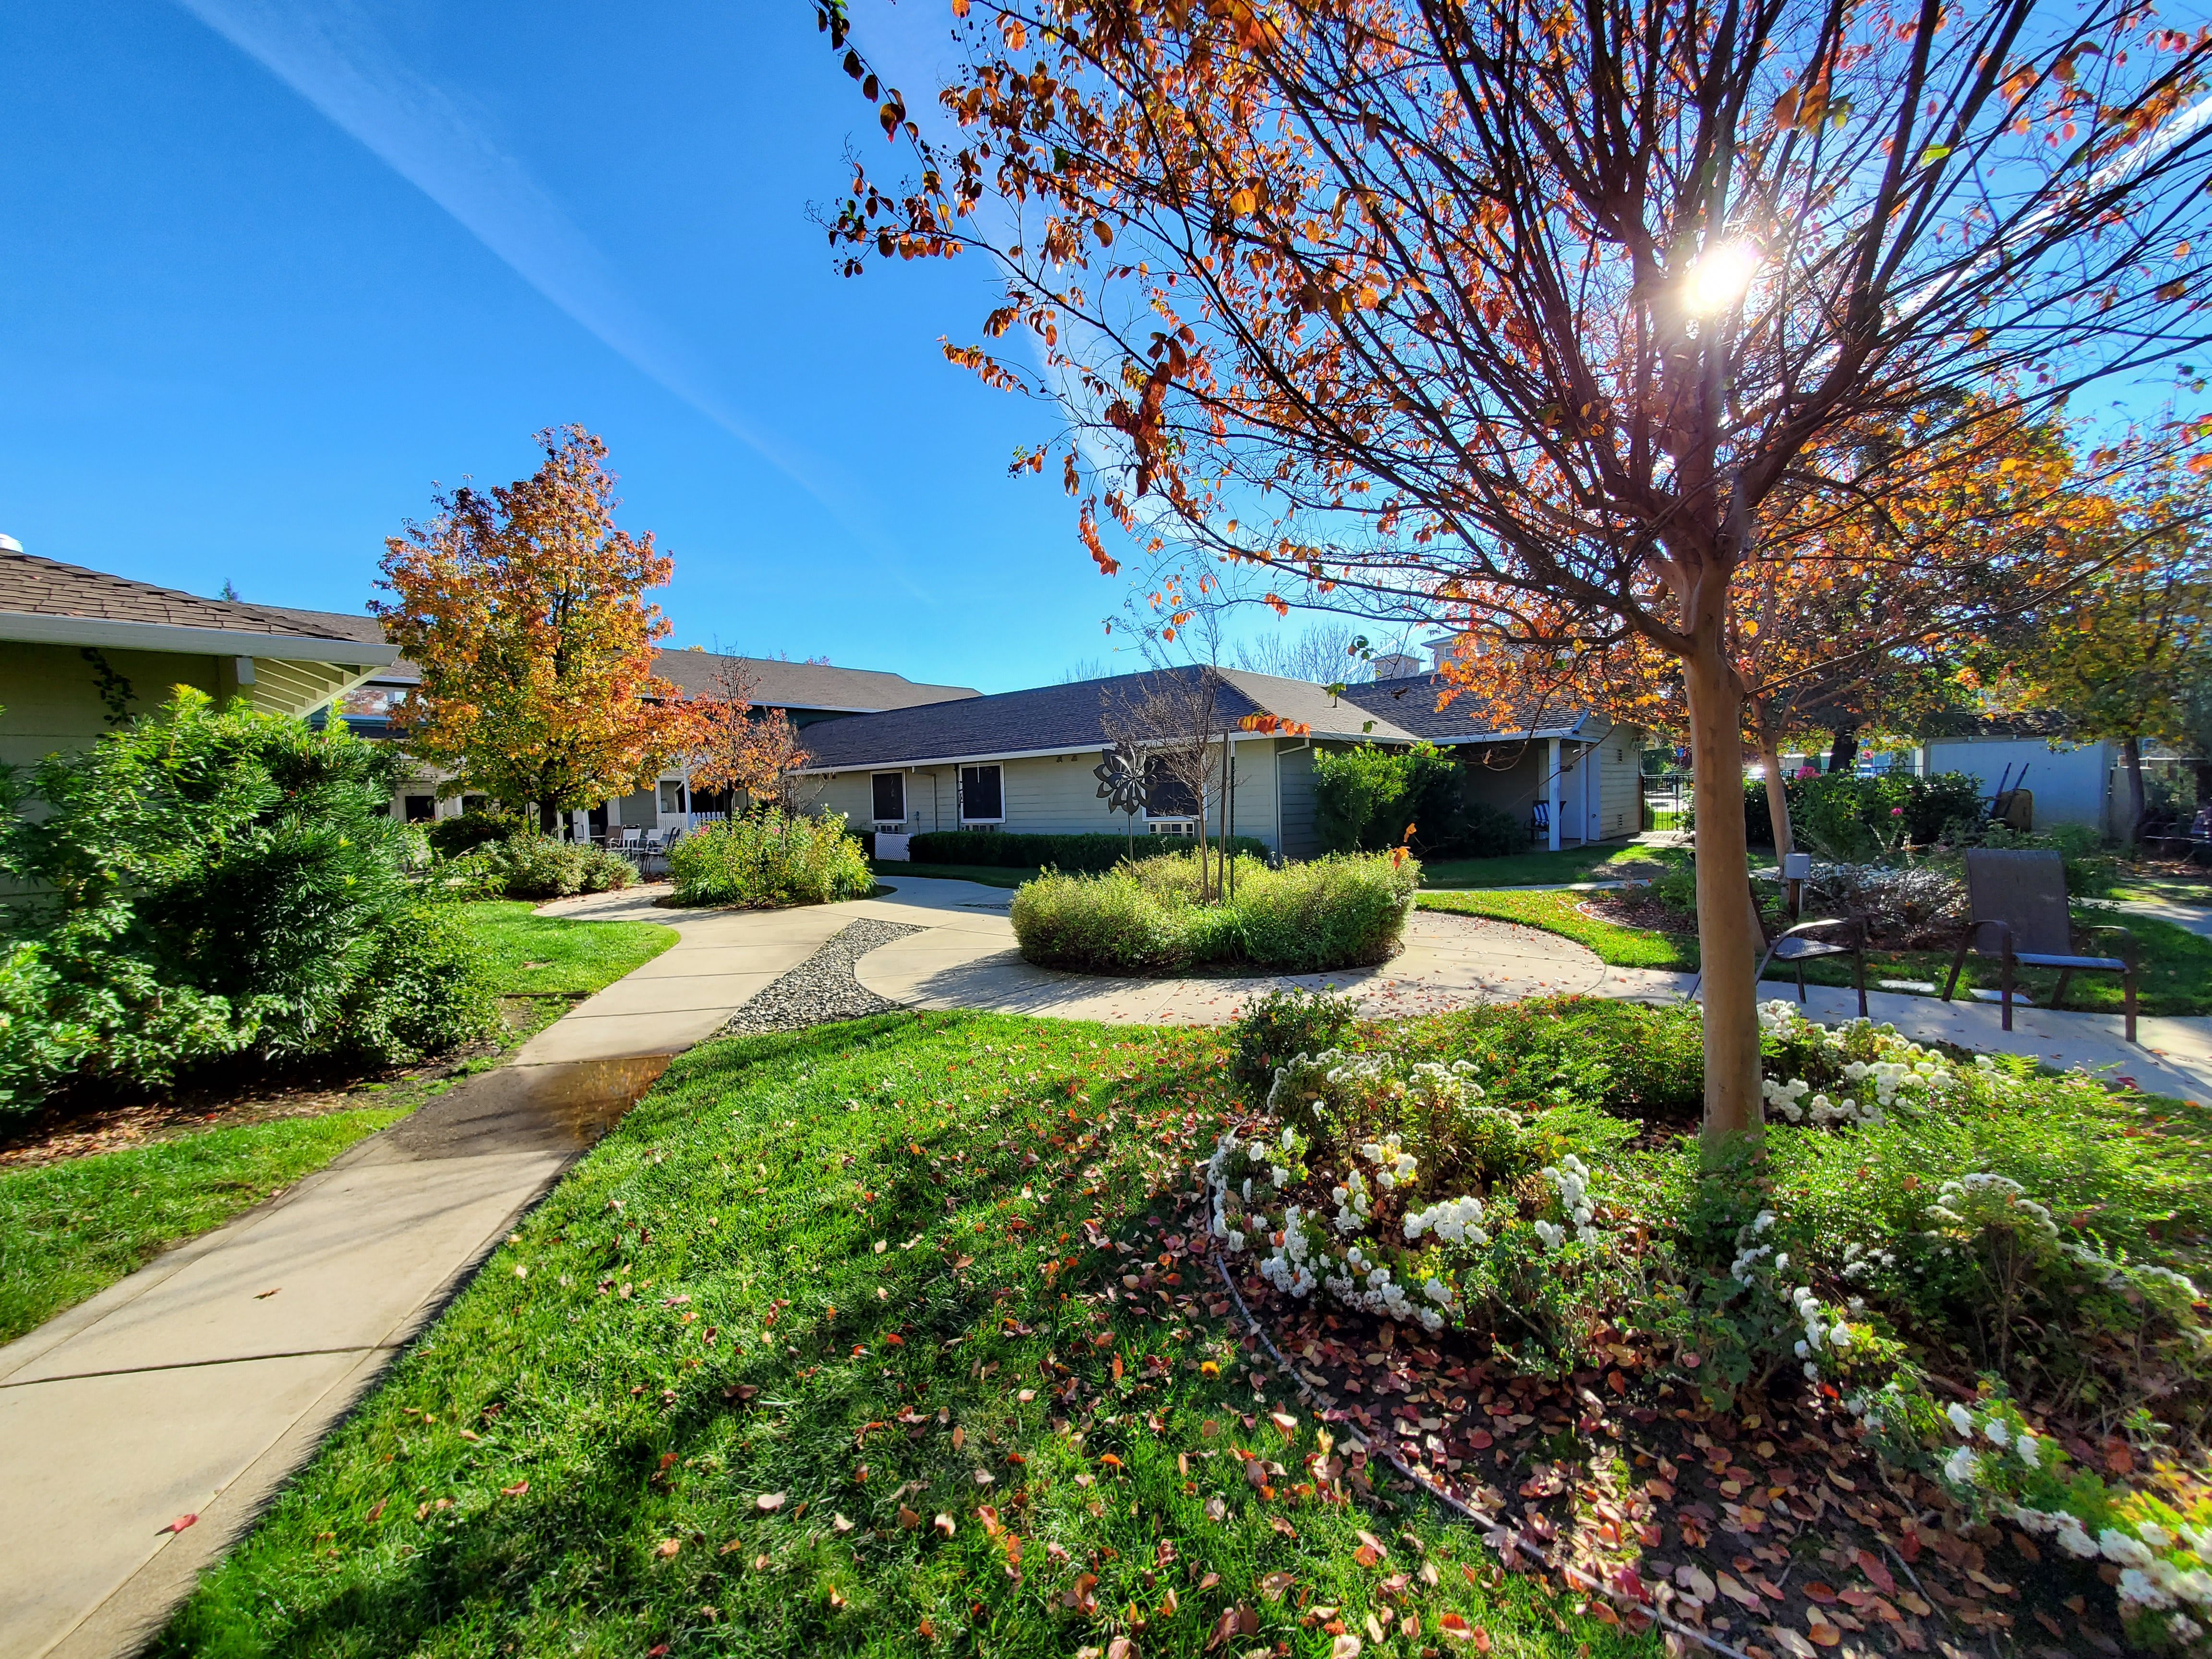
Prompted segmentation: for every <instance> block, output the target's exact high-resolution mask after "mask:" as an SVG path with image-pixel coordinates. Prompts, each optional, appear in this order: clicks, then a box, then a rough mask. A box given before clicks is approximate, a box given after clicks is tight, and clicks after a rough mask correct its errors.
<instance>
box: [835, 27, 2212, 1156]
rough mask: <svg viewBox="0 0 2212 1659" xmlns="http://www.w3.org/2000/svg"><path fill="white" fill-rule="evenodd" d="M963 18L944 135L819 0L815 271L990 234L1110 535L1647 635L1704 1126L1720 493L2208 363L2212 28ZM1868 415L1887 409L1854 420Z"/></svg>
mask: <svg viewBox="0 0 2212 1659" xmlns="http://www.w3.org/2000/svg"><path fill="white" fill-rule="evenodd" d="M952 13H953V16H954V19H955V32H956V37H957V41H958V42H959V46H960V53H961V56H960V58H959V62H958V64H957V69H956V70H955V71H954V74H953V78H952V80H951V83H950V84H949V85H947V86H946V87H945V88H944V89H943V91H942V93H941V95H940V100H939V101H940V106H941V111H942V118H943V121H944V123H945V125H944V127H943V128H942V131H943V132H944V133H945V135H946V136H944V137H939V136H938V135H939V131H940V129H939V126H938V125H937V118H935V117H933V125H932V128H931V131H929V132H927V133H925V132H924V131H923V130H922V126H921V123H920V122H919V121H916V120H915V119H914V118H912V117H911V115H910V113H909V112H908V109H907V107H906V106H905V103H904V101H903V100H902V98H901V96H900V94H897V93H896V92H895V91H889V90H886V89H885V88H882V87H881V86H880V85H878V84H877V82H876V81H875V76H874V73H873V71H872V70H871V69H870V67H869V66H868V65H867V64H866V63H865V62H863V61H862V60H861V58H860V57H859V55H858V54H857V52H853V51H852V50H851V48H850V46H849V45H848V43H847V42H846V41H845V40H844V39H843V36H844V33H845V28H846V24H845V19H844V16H843V12H842V5H837V4H834V3H824V4H823V5H822V6H821V7H820V9H819V15H820V17H821V21H823V26H824V27H825V28H827V29H828V30H829V33H830V36H831V39H832V42H833V45H834V46H836V49H837V50H839V51H841V52H843V53H844V64H845V67H846V69H847V70H848V73H850V74H852V75H853V76H854V77H855V78H856V79H859V80H860V81H861V82H862V89H863V91H864V92H867V93H869V94H871V95H872V96H873V97H874V98H875V99H876V100H878V103H879V106H880V107H879V109H878V119H879V121H880V123H881V125H882V126H883V128H884V131H885V132H886V133H887V134H888V135H890V136H891V137H894V138H896V139H901V140H902V141H903V143H904V145H905V147H906V151H907V153H908V156H909V157H910V161H909V162H908V163H903V164H901V166H902V172H903V176H902V178H900V179H896V180H888V181H886V180H879V179H877V178H875V177H872V176H871V175H869V174H868V173H866V172H865V170H863V171H860V172H858V173H856V175H855V178H854V184H853V188H852V191H851V192H850V195H849V197H848V199H847V200H846V201H845V202H844V203H843V204H842V208H841V210H840V212H839V214H838V216H837V217H836V221H835V223H834V225H833V226H832V229H831V234H832V236H833V239H834V240H836V242H837V243H839V244H840V245H841V246H842V247H843V249H844V250H845V253H846V258H847V262H848V268H850V269H859V268H860V267H861V266H863V265H864V264H866V263H868V262H870V261H872V260H876V259H884V258H917V257H928V256H933V255H945V254H952V253H957V252H961V251H963V249H966V248H969V247H976V248H982V249H986V250H987V251H988V252H990V253H991V254H992V255H993V256H994V258H995V260H996V261H997V264H998V268H999V269H1000V271H1001V272H1002V274H1003V275H1004V277H1005V282H1006V296H1005V302H1004V304H1003V305H1001V306H1000V307H997V308H996V309H995V310H994V311H993V313H991V314H990V315H989V316H988V317H987V318H986V319H984V322H983V329H982V337H981V339H980V340H978V341H976V342H975V343H969V344H961V345H956V346H953V347H951V348H950V350H951V355H952V356H953V357H954V359H955V360H956V361H957V362H963V363H965V364H968V365H969V366H970V367H971V368H974V369H975V372H976V373H978V374H980V375H981V376H983V377H984V378H985V379H986V380H988V381H989V382H991V383H993V384H995V385H1000V386H1010V387H1014V388H1017V389H1022V390H1026V391H1029V392H1033V393H1035V394H1036V395H1038V396H1040V397H1041V398H1047V399H1050V400H1051V401H1052V402H1053V403H1054V404H1055V406H1056V407H1057V408H1058V409H1059V410H1061V411H1063V414H1062V416H1061V421H1062V430H1061V432H1060V436H1059V437H1058V438H1056V439H1054V440H1053V441H1050V442H1049V443H1048V444H1047V445H1045V446H1043V447H1040V448H1039V449H1037V450H1036V451H1034V452H1031V453H1028V454H1025V455H1024V456H1023V457H1022V458H1021V462H1020V464H1021V465H1026V466H1029V467H1031V468H1034V469H1036V470H1037V471H1046V470H1048V468H1049V469H1050V470H1052V471H1056V472H1057V473H1058V474H1059V476H1060V477H1061V478H1062V479H1063V480H1064V482H1065V483H1066V486H1067V488H1068V489H1069V490H1070V491H1071V492H1072V493H1073V495H1076V496H1077V497H1079V513H1078V524H1077V527H1078V529H1079V533H1080V534H1081V535H1082V537H1083V538H1084V539H1085V542H1086V544H1088V546H1089V548H1090V550H1091V556H1092V557H1093V558H1094V559H1096V560H1097V562H1098V564H1099V566H1100V568H1102V569H1107V570H1111V569H1112V568H1114V567H1115V562H1116V561H1115V557H1114V556H1113V555H1112V553H1111V552H1110V551H1109V549H1108V548H1107V546H1106V545H1105V543H1104V540H1103V537H1102V535H1101V534H1100V531H1099V526H1100V524H1101V523H1102V521H1103V518H1104V517H1110V518H1112V519H1114V520H1118V521H1119V523H1120V525H1121V527H1122V529H1123V530H1124V531H1125V532H1127V534H1128V535H1130V536H1131V537H1133V538H1134V539H1135V541H1136V544H1137V545H1139V547H1140V548H1142V549H1143V550H1145V552H1146V555H1147V556H1152V557H1156V558H1180V559H1182V560H1185V561H1194V562H1203V561H1206V560H1219V561H1229V562H1237V563H1240V564H1243V565H1246V566H1249V567H1255V568H1260V569H1262V570H1264V571H1267V572H1270V573H1272V574H1273V575H1274V577H1275V578H1276V580H1277V582H1278V584H1279V589H1278V591H1279V592H1281V593H1283V594H1285V595H1290V596H1292V597H1298V598H1304V597H1321V598H1322V599H1325V600H1326V601H1327V602H1328V603H1329V604H1331V605H1337V606H1340V607H1341V606H1346V605H1352V604H1357V605H1361V606H1364V607H1366V608H1368V609H1370V611H1371V613H1372V614H1375V615H1376V616H1379V617H1393V618H1395V617H1403V616H1405V615H1407V614H1408V613H1412V614H1418V615H1421V616H1425V617H1429V618H1431V619H1432V620H1433V621H1434V622H1436V623H1441V624H1443V625H1445V626H1449V627H1455V628H1459V629H1468V630H1478V631H1479V630H1480V628H1481V627H1482V626H1483V625H1484V618H1483V617H1481V616H1479V615H1470V614H1469V612H1468V607H1467V604H1466V601H1467V599H1468V596H1469V595H1470V594H1472V593H1474V592H1478V591H1480V590H1510V591H1511V592H1515V593H1516V594H1518V595H1521V596H1522V598H1523V601H1524V610H1525V613H1526V619H1527V621H1528V623H1529V624H1530V625H1531V629H1532V633H1533V636H1534V638H1536V639H1539V640H1559V639H1572V640H1577V641H1585V642H1587V643H1589V644H1590V645H1592V646H1602V645H1604V644H1607V643H1609V642H1611V641H1619V640H1622V639H1626V638H1627V637H1629V636H1631V635H1633V636H1635V637H1637V638H1638V639H1640V640H1643V641H1647V642H1648V643H1649V644H1650V646H1651V647H1653V648H1654V649H1656V651H1658V652H1660V653H1663V654H1664V655H1665V656H1667V657H1668V658H1669V659H1672V660H1673V661H1674V663H1676V664H1677V665H1679V672H1680V677H1681V681H1682V684H1683V687H1684V690H1685V694H1686V699H1687V704H1688V714H1689V720H1688V726H1689V733H1690V739H1691V747H1692V751H1693V754H1694V757H1695V765H1696V771H1697V790H1698V805H1699V825H1700V829H1699V836H1700V842H1701V852H1702V854H1703V856H1701V857H1700V859H1699V876H1700V890H1699V933H1700V938H1701V939H1702V941H1703V948H1704V958H1705V1124H1706V1131H1707V1138H1708V1141H1709V1143H1711V1144H1713V1145H1715V1146H1717V1145H1718V1144H1719V1143H1721V1142H1723V1141H1724V1140H1726V1139H1728V1138H1729V1137H1730V1136H1733V1135H1736V1134H1739V1133H1744V1132H1749V1131H1755V1130H1756V1129H1757V1128H1758V1127H1759V1121H1760V1117H1759V1048H1758V1024H1757V1018H1756V1009H1755V987H1754V983H1753V969H1754V963H1755V957H1754V956H1753V944H1752V941H1751V939H1749V938H1748V937H1747V929H1746V928H1745V927H1744V925H1743V921H1742V915H1743V908H1744V906H1743V896H1742V891H1741V884H1742V878H1741V873H1740V872H1741V870H1742V868H1743V864H1744V848H1743V842H1742V817H1743V815H1742V813H1741V810H1739V808H1738V805H1737V799H1736V798H1737V795H1738V793H1739V790H1740V784H1739V780H1740V779H1741V775H1742V747H1743V745H1742V731H1743V724H1744V698H1745V694H1746V689H1745V687H1744V685H1743V684H1742V683H1741V678H1739V675H1738V673H1737V671H1736V667H1735V664H1734V663H1733V662H1732V661H1731V659H1730V657H1729V631H1730V629H1731V627H1732V626H1733V625H1734V623H1735V621H1736V619H1737V615H1738V612H1737V606H1738V605H1739V604H1740V603H1741V594H1740V592H1739V590H1738V587H1737V582H1736V578H1737V574H1738V572H1739V570H1740V569H1741V567H1742V566H1743V564H1744V563H1745V562H1746V561H1747V559H1749V558H1750V557H1751V556H1753V551H1754V538H1755V536H1756V533H1757V529H1756V527H1757V526H1758V525H1759V522H1760V520H1761V516H1762V514H1763V513H1765V510H1766V505H1767V503H1768V502H1769V501H1771V499H1772V498H1774V497H1775V496H1776V495H1778V492H1784V491H1794V492H1796V494H1797V495H1799V496H1801V497H1802V498H1803V499H1805V500H1807V501H1833V500H1840V499H1843V498H1848V497H1853V496H1857V497H1859V498H1862V499H1863V498H1865V497H1867V496H1869V495H1880V494H1881V492H1882V491H1883V490H1884V489H1886V488H1887V483H1888V481H1889V480H1890V479H1891V478H1892V477H1895V476H1897V475H1898V474H1899V472H1900V471H1910V470H1911V468H1913V467H1914V466H1915V465H1917V463H1918V461H1919V459H1920V457H1921V456H1922V455H1923V453H1924V452H1925V451H1926V449H1927V447H1929V446H1930V445H1933V444H1937V443H1948V444H1954V445H1955V444H1960V443H1965V442H1971V441H1972V437H1973V434H1974V431H1975V428H1977V427H1978V425H1979V424H1980V423H1981V422H1985V421H1992V420H1996V421H2002V422H2014V423H2017V422H2022V421H2033V420H2034V419H2036V418H2039V417H2040V416H2042V415H2043V414H2045V412H2047V411H2049V410H2052V409H2053V408H2055V407H2056V406H2057V405H2058V404H2059V403H2060V402H2061V401H2062V400H2063V398H2066V397H2067V396H2069V395H2070V394H2074V393H2077V392H2081V390H2082V389H2083V388H2084V387H2086V386H2090V385H2091V384H2093V382H2096V381H2098V380H2102V379H2106V378H2108V377H2112V376H2128V375H2134V374H2144V373H2148V372H2150V371H2152V370H2154V369H2156V368H2159V367H2160V365H2162V364H2164V363H2166V362H2168V361H2169V360H2172V359H2176V358H2179V359H2185V358H2186V357H2187V356H2190V355H2191V354H2192V353H2194V352H2195V351H2197V350H2198V349H2202V347H2203V344H2204V343H2205V341H2206V338H2207V328H2206V322H2205V313H2204V312H2203V309H2202V308H2201V301H2202V297H2203V293H2204V289H2205V283H2206V277H2207V262H2206V257H2205V253H2204V252H2203V251H2202V250H2203V247H2204V246H2205V244H2204V243H2203V236H2202V234H2201V233H2202V231H2203V228H2204V223H2203V222H2204V220H2205V218H2206V216H2207V204H2208V198H2207V197H2205V196H2204V195H2203V194H2202V193H2201V191H2200V188H2199V187H2200V186H2201V185H2202V184H2203V180H2204V174H2205V172H2206V166H2205V158H2206V156H2207V155H2208V153H2212V124H2206V125H2196V124H2193V123H2191V122H2186V121H2183V120H2179V119H2177V118H2178V117H2179V116H2181V115H2182V114H2183V113H2184V112H2185V111H2186V110H2187V108H2188V107H2189V106H2190V104H2191V100H2194V99H2196V98H2197V97H2198V96H2199V95H2200V94H2202V92H2203V86H2204V70H2205V66H2206V64H2207V62H2208V59H2212V33H2198V34H2193V35H2192V34H2185V33H2180V32H2178V31H2175V30H2172V29H2170V28H2167V27H2164V26H2162V25H2161V24H2160V21H2159V20H2158V19H2157V17H2156V15H2154V13H2153V12H2152V10H2151V9H2149V8H2148V6H2146V5H2143V4H2140V3H2136V0H2087V3H2083V4H2078V5H2070V6H2066V7H2060V6H2058V5H2057V4H2055V3H2053V0H1954V3H1953V4H1950V5H1948V6H1946V5H1942V4H1941V3H1938V0H1921V3H1917V4H1906V3H1902V0H1721V3H1717V4H1715V5H1711V6H1708V5H1706V4H1704V3H1699V0H1591V3H1589V4H1586V5H1583V6H1580V7H1573V8H1568V7H1553V6H1539V5H1534V4H1529V3H1523V0H1474V3H1469V0H1275V3H1271V4H1255V3H1253V0H952ZM956 128H957V131H954V129H956ZM1009 334H1017V335H1019V336H1021V337H1024V341H1023V343H1022V344H1021V345H1020V346H1019V347H1018V348H1014V349H1010V348H1009V347H1007V346H1006V345H1004V344H1002V343H1000V342H1001V340H1002V338H1003V337H1005V336H1007V335H1009ZM1032 363H1035V364H1036V365H1038V366H1037V367H1032V366H1031V365H1032ZM1870 420H1885V421H1887V422H1892V423H1893V425H1894V426H1895V428H1896V429H1897V431H1898V433H1899V440H1898V442H1897V443H1896V444H1895V445H1894V446H1893V447H1871V448H1869V447H1852V446H1850V445H1848V444H1846V443H1844V442H1843V441H1842V440H1843V439H1844V436H1845V435H1847V434H1849V433H1850V431H1851V430H1852V429H1853V428H1857V427H1858V426H1860V425H1862V424H1863V423H1865V422H1869V421H1870ZM1054 459H1057V463H1058V465H1057V466H1056V467H1054V466H1053V465H1052V462H1053V460H1054Z"/></svg>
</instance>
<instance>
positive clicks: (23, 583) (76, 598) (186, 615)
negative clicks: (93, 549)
mask: <svg viewBox="0 0 2212 1659" xmlns="http://www.w3.org/2000/svg"><path fill="white" fill-rule="evenodd" d="M0 611H9V612H13V613H14V614H15V615H17V616H25V617H89V618H91V619H93V620H94V621H97V622H116V623H150V624H153V625H155V626H158V627H167V628H211V629H222V630H223V631H224V632H226V633H232V634H265V635H273V636H276V637H279V638H285V639H307V640H328V639H352V640H362V641H370V642H374V643H378V644H380V643H382V641H383V638H384V635H383V634H382V632H381V631H374V632H371V633H369V634H359V633H352V632H348V633H334V632H332V631H331V629H327V628H320V627H316V626H313V625H311V624H310V623H307V622H305V621H303V620H301V618H303V617H311V616H319V615H320V614H321V613H318V612H311V611H298V612H288V611H272V610H270V609H269V608H268V607H266V606H264V605H241V604H239V603H237V602H235V601H234V600H230V599H202V598H200V597H199V596H198V595H197V594H196V593H185V592H179V590H178V589H176V588H173V587H156V586H154V584H153V583H151V582H139V581H132V580H131V579H130V578H129V577H127V576H111V575H109V574H107V573H106V572H105V571H102V570H88V569H86V568H84V567H83V566H82V565H75V564H64V563H62V562H60V561H59V560H57V559H42V558H40V556H38V555H37V554H35V553H25V552H21V551H19V550H0ZM363 620H364V621H366V620H367V619H366V618H363ZM371 627H372V629H374V623H371Z"/></svg>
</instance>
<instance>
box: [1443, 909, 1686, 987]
mask: <svg viewBox="0 0 2212 1659" xmlns="http://www.w3.org/2000/svg"><path fill="white" fill-rule="evenodd" d="M1584 898H1585V895H1583V894H1581V893H1575V892H1556V893H1545V892H1536V893H1527V892H1522V893H1516V892H1510V891H1506V892H1482V891H1476V892H1455V893H1431V892H1424V893H1422V894H1421V896H1420V897H1419V899H1418V900H1417V901H1416V902H1417V903H1419V906H1420V908H1422V909H1424V910H1451V911H1455V912H1456V913H1458V914H1459V915H1468V916H1492V917H1494V918H1496V919H1497V920H1498V921H1517V922H1519V923H1521V924H1522V926H1523V927H1541V929H1543V930H1544V932H1546V933H1558V934H1560V935H1561V936H1562V937H1564V938H1566V939H1573V940H1574V941H1575V942H1576V943H1577V944H1578V945H1588V946H1589V948H1590V949H1591V950H1593V951H1595V952H1597V956H1598V960H1599V961H1601V962H1602V963H1605V964H1606V965H1607V967H1610V968H1668V969H1677V970H1679V971H1680V972H1683V973H1691V972H1694V971H1695V970H1696V969H1697V966H1698V941H1697V938H1696V936H1695V934H1694V933H1650V932H1647V931H1645V930H1644V929H1643V928H1640V927H1622V926H1620V923H1618V922H1613V921H1600V920H1598V918H1596V917H1595V916H1591V915H1584V914H1583V910H1582V908H1581V907H1582V904H1583V900H1584Z"/></svg>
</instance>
